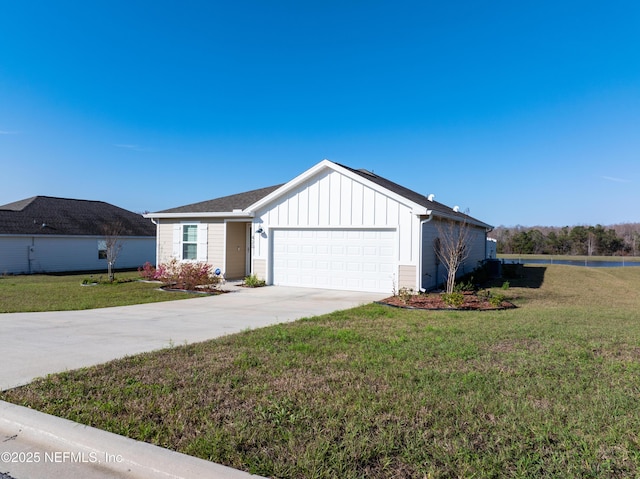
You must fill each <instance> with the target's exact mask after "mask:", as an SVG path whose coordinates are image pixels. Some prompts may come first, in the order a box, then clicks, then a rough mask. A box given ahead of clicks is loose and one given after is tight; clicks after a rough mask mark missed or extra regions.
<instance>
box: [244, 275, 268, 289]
mask: <svg viewBox="0 0 640 479" xmlns="http://www.w3.org/2000/svg"><path fill="white" fill-rule="evenodd" d="M266 284H267V283H266V281H265V280H263V279H259V278H258V277H257V276H256V275H255V274H252V275H249V276H247V277H246V278H245V279H244V285H245V286H247V287H248V288H259V287H261V286H264V285H266Z"/></svg>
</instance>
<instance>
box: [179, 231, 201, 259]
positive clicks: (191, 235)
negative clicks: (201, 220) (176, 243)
mask: <svg viewBox="0 0 640 479" xmlns="http://www.w3.org/2000/svg"><path fill="white" fill-rule="evenodd" d="M182 259H192V260H196V259H198V225H183V227H182Z"/></svg>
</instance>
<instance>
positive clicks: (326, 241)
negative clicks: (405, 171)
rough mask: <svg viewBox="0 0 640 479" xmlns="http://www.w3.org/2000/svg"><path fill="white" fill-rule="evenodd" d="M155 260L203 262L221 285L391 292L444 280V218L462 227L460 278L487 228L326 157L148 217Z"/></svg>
mask: <svg viewBox="0 0 640 479" xmlns="http://www.w3.org/2000/svg"><path fill="white" fill-rule="evenodd" d="M145 217H147V218H152V219H153V220H154V222H155V223H156V224H157V225H158V226H157V228H158V230H157V241H158V243H157V252H158V255H157V263H158V264H159V263H164V262H167V261H170V260H171V259H172V258H177V259H178V260H182V261H205V262H207V263H210V264H211V265H213V266H214V267H216V268H220V270H221V271H222V272H223V274H224V275H225V277H226V278H227V279H232V278H242V277H243V276H245V275H247V274H250V273H252V274H255V275H256V276H258V277H259V278H261V279H264V280H266V282H267V284H276V285H289V286H306V287H314V288H328V289H345V290H356V291H372V292H383V293H391V292H392V291H393V290H398V289H399V288H401V287H407V288H412V289H414V290H419V289H425V290H429V289H433V288H435V287H436V286H437V285H438V284H441V283H442V282H443V280H444V279H445V278H446V271H445V270H444V267H443V266H442V265H438V264H437V263H438V261H437V260H436V256H435V251H434V247H433V243H434V240H435V238H436V237H437V236H438V228H437V225H438V224H440V223H442V221H443V220H445V219H451V220H454V221H456V222H459V223H460V224H463V223H464V224H467V225H469V232H470V242H469V244H470V254H469V257H468V258H467V260H466V261H465V263H464V265H463V267H462V268H461V269H460V273H461V274H462V273H464V272H470V271H472V270H473V269H475V268H476V267H477V266H478V265H479V262H481V261H482V260H484V259H485V258H486V257H487V252H486V243H487V241H486V240H487V232H488V231H490V230H491V226H489V225H488V224H486V223H483V222H481V221H478V220H476V219H474V218H471V217H470V216H467V215H464V214H462V213H460V212H458V211H457V210H454V209H452V208H449V207H448V206H445V205H443V204H441V203H438V202H436V201H433V197H432V196H430V197H429V198H428V197H426V196H424V195H421V194H419V193H416V192H414V191H411V190H409V189H407V188H404V187H402V186H400V185H398V184H396V183H393V182H391V181H389V180H387V179H385V178H382V177H380V176H378V175H376V174H374V173H371V172H369V171H366V170H355V169H352V168H349V167H347V166H343V165H339V164H337V163H333V162H331V161H329V160H323V161H321V162H320V163H318V164H316V165H315V166H313V167H312V168H310V169H308V170H307V171H305V172H304V173H302V174H301V175H299V176H297V177H295V178H294V179H292V180H291V181H289V182H288V183H286V184H283V185H277V186H272V187H269V188H263V189H260V190H254V191H249V192H246V193H240V194H237V195H232V196H226V197H223V198H217V199H214V200H210V201H204V202H201V203H195V204H191V205H187V206H182V207H179V208H172V209H169V210H165V211H160V212H157V213H149V214H147V215H145Z"/></svg>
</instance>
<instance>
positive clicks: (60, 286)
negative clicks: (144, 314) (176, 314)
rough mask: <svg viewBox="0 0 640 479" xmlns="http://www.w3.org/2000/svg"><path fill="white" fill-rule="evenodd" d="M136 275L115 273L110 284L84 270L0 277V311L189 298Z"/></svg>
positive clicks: (65, 308)
mask: <svg viewBox="0 0 640 479" xmlns="http://www.w3.org/2000/svg"><path fill="white" fill-rule="evenodd" d="M139 278H140V275H139V274H138V273H137V272H123V273H117V274H116V281H115V282H114V283H108V282H106V281H103V280H105V279H106V278H105V277H101V276H100V275H90V274H86V273H85V274H66V275H53V274H51V275H45V274H37V275H22V276H7V275H5V276H0V313H22V312H34V311H72V310H81V309H94V308H107V307H111V306H128V305H131V304H142V303H155V302H159V301H172V300H176V299H186V298H191V297H193V295H190V294H188V293H176V292H171V293H167V292H165V291H160V290H159V289H158V286H159V285H158V284H157V283H145V282H142V281H137V279H139ZM83 282H84V283H85V284H83ZM93 282H97V284H91V283H93ZM1 320H2V318H1V317H0V321H1Z"/></svg>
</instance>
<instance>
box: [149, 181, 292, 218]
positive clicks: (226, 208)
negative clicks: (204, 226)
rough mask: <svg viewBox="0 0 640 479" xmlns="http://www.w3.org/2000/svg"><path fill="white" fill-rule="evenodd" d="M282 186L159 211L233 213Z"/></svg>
mask: <svg viewBox="0 0 640 479" xmlns="http://www.w3.org/2000/svg"><path fill="white" fill-rule="evenodd" d="M281 186H282V185H274V186H268V187H267V188H260V189H259V190H251V191H246V192H244V193H238V194H235V195H229V196H223V197H222V198H215V199H213V200H207V201H201V202H200V203H192V204H190V205H185V206H179V207H177V208H171V209H168V210H163V211H158V212H157V213H212V212H216V213H218V212H219V213H224V212H228V213H231V212H232V211H233V210H244V209H246V208H248V207H249V206H251V205H252V204H254V203H255V202H256V201H259V200H261V199H262V198H264V197H265V196H267V195H268V194H270V193H272V192H274V191H275V190H277V189H278V188H280V187H281Z"/></svg>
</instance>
